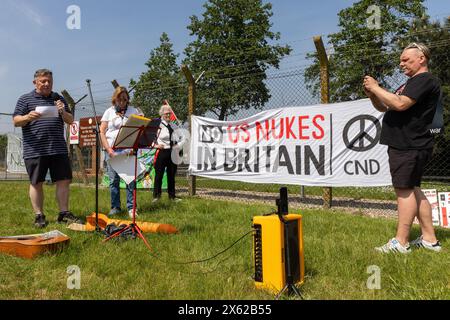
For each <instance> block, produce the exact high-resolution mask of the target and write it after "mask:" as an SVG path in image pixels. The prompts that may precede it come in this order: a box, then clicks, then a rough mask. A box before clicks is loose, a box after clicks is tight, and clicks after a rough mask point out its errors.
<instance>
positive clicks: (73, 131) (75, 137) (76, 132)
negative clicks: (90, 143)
mask: <svg viewBox="0 0 450 320" xmlns="http://www.w3.org/2000/svg"><path fill="white" fill-rule="evenodd" d="M69 139H70V144H78V143H79V142H80V121H74V122H72V124H71V125H70V137H69Z"/></svg>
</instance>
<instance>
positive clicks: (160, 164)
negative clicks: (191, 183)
mask: <svg viewBox="0 0 450 320" xmlns="http://www.w3.org/2000/svg"><path fill="white" fill-rule="evenodd" d="M172 113H173V111H172V108H171V107H170V106H169V105H168V104H164V105H163V106H161V109H160V110H159V115H160V116H161V124H160V132H159V135H158V140H157V144H156V145H155V148H157V149H159V150H158V156H157V158H156V161H155V183H154V186H153V202H156V201H158V199H159V198H160V197H161V186H162V179H163V176H164V171H165V170H166V172H167V192H168V194H169V199H171V200H175V201H179V200H180V199H179V198H176V197H175V174H176V172H177V165H176V164H175V163H174V162H173V161H172V149H173V147H174V139H173V137H172V134H173V131H174V129H175V128H174V127H172V125H171V123H170V116H171V115H172Z"/></svg>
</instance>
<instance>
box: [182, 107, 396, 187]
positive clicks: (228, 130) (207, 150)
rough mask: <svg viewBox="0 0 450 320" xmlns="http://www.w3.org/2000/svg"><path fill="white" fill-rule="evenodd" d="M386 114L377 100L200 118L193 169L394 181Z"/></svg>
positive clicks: (300, 180) (327, 180) (322, 180)
mask: <svg viewBox="0 0 450 320" xmlns="http://www.w3.org/2000/svg"><path fill="white" fill-rule="evenodd" d="M382 118H383V113H380V112H378V111H377V110H375V108H374V107H373V106H372V104H371V102H370V100H369V99H364V100H357V101H351V102H341V103H334V104H321V105H314V106H301V107H286V108H282V109H274V110H267V111H263V112H260V113H258V114H256V115H254V116H252V117H250V118H247V119H242V120H238V121H218V120H212V119H209V118H205V117H197V116H193V117H192V131H191V149H190V165H189V170H190V173H191V174H192V175H196V176H202V177H207V178H216V179H223V180H236V181H243V182H252V183H275V184H292V185H305V186H322V187H326V186H329V187H343V186H384V185H390V184H391V176H390V173H389V165H388V157H387V147H386V146H384V145H380V144H379V138H380V134H381V120H382Z"/></svg>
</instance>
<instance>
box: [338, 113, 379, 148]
mask: <svg viewBox="0 0 450 320" xmlns="http://www.w3.org/2000/svg"><path fill="white" fill-rule="evenodd" d="M355 126H359V128H358V129H357V133H356V134H353V135H352V136H350V129H351V128H354V127H355ZM374 126H375V135H370V134H369V133H368V132H369V131H371V129H372V128H373V127H374ZM352 132H355V130H353V131H352ZM380 135H381V124H380V121H379V120H378V119H377V118H375V117H374V116H371V115H368V114H363V115H359V116H357V117H354V118H353V119H351V120H350V121H349V122H347V124H346V125H345V127H344V132H343V133H342V136H343V139H344V143H345V145H346V146H347V148H349V149H351V150H353V151H356V152H364V151H367V150H370V149H372V148H373V147H375V145H376V144H377V143H378V141H379V140H380Z"/></svg>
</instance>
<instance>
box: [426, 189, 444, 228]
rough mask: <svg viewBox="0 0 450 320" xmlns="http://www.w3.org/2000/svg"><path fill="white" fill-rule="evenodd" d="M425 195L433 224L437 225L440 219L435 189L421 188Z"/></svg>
mask: <svg viewBox="0 0 450 320" xmlns="http://www.w3.org/2000/svg"><path fill="white" fill-rule="evenodd" d="M422 191H423V193H424V195H425V197H427V199H428V202H429V203H430V205H431V214H432V219H433V225H434V226H439V225H440V219H439V203H438V197H437V192H436V189H422Z"/></svg>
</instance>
